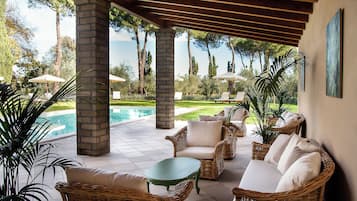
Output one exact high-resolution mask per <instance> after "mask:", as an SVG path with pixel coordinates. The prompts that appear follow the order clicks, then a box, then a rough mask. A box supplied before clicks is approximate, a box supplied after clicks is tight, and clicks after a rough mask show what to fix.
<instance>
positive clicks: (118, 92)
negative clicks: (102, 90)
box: [113, 91, 120, 100]
mask: <svg viewBox="0 0 357 201" xmlns="http://www.w3.org/2000/svg"><path fill="white" fill-rule="evenodd" d="M113 100H120V91H113Z"/></svg>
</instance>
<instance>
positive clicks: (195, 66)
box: [189, 57, 198, 75]
mask: <svg viewBox="0 0 357 201" xmlns="http://www.w3.org/2000/svg"><path fill="white" fill-rule="evenodd" d="M197 73H198V63H197V61H196V58H195V57H192V75H197ZM189 74H190V73H189Z"/></svg>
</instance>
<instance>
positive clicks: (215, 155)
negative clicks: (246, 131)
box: [165, 121, 231, 180]
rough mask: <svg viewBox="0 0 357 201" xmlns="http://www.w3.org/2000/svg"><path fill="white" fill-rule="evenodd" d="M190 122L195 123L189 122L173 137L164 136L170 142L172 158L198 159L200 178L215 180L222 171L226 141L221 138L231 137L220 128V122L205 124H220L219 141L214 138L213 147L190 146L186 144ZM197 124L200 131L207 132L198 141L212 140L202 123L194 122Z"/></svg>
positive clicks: (227, 131)
mask: <svg viewBox="0 0 357 201" xmlns="http://www.w3.org/2000/svg"><path fill="white" fill-rule="evenodd" d="M192 122H195V121H189V122H188V126H185V127H184V128H182V129H180V130H179V131H178V132H177V133H176V134H175V135H173V136H166V138H165V139H166V140H169V141H171V142H172V144H173V155H174V157H176V156H185V157H192V158H196V159H199V160H200V161H201V168H200V178H204V179H213V180H215V179H217V178H218V177H219V175H220V174H221V173H222V172H223V170H224V157H223V149H224V146H225V143H226V141H225V140H224V139H223V140H222V136H227V135H231V134H230V131H229V130H228V129H227V128H226V127H224V126H222V121H211V122H206V123H207V124H206V125H209V124H210V123H212V122H220V126H219V127H220V132H219V133H218V135H219V139H218V138H216V140H215V141H216V142H215V143H214V145H213V144H212V145H204V144H198V145H190V144H189V143H188V141H189V138H190V136H188V129H189V128H188V127H190V123H192ZM199 122H201V123H202V129H204V128H206V129H207V130H206V131H207V132H201V134H202V136H203V137H201V139H199V140H204V138H205V139H208V138H212V136H211V135H209V134H208V132H210V130H211V129H210V128H209V127H207V126H205V125H204V124H205V122H204V121H196V123H199ZM204 135H205V136H204ZM223 138H224V137H223Z"/></svg>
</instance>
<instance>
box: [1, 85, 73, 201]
mask: <svg viewBox="0 0 357 201" xmlns="http://www.w3.org/2000/svg"><path fill="white" fill-rule="evenodd" d="M74 82H75V78H72V79H71V80H70V81H68V82H67V83H66V84H64V86H63V87H62V88H61V89H60V90H59V91H58V92H57V93H55V94H54V95H53V96H52V98H51V99H50V100H48V101H45V102H41V101H38V100H37V98H38V93H37V92H35V94H34V95H33V97H32V98H30V99H29V100H24V99H22V98H21V96H20V95H19V94H18V93H17V91H15V90H13V89H12V88H11V87H10V86H9V85H5V84H1V85H0V136H1V138H0V166H1V167H2V172H1V173H0V178H1V179H0V200H20V201H27V200H48V197H49V195H48V193H47V191H46V188H45V187H46V185H45V184H44V183H43V182H44V177H45V176H46V172H48V171H50V170H52V171H53V173H54V174H55V173H56V169H57V168H64V167H66V166H74V165H78V163H77V162H75V161H72V160H70V159H67V158H63V157H60V156H59V155H58V154H56V153H55V152H54V151H53V145H52V144H49V143H44V142H41V143H40V141H41V140H42V139H43V138H44V137H45V136H46V135H47V134H48V133H49V132H50V129H51V124H50V123H49V122H48V121H46V120H44V119H40V115H41V114H42V113H43V112H44V111H45V110H46V109H47V108H49V107H50V106H52V105H53V104H54V103H56V102H57V101H58V100H59V99H61V98H64V97H66V96H67V95H69V94H72V93H74V92H75V90H76V88H75V85H74ZM41 181H42V182H41Z"/></svg>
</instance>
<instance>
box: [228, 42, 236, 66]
mask: <svg viewBox="0 0 357 201" xmlns="http://www.w3.org/2000/svg"><path fill="white" fill-rule="evenodd" d="M228 43H229V47H230V48H231V52H232V64H231V65H232V72H233V73H235V72H236V67H235V66H236V64H235V55H234V47H233V44H232V40H231V37H230V36H229V37H228Z"/></svg>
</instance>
